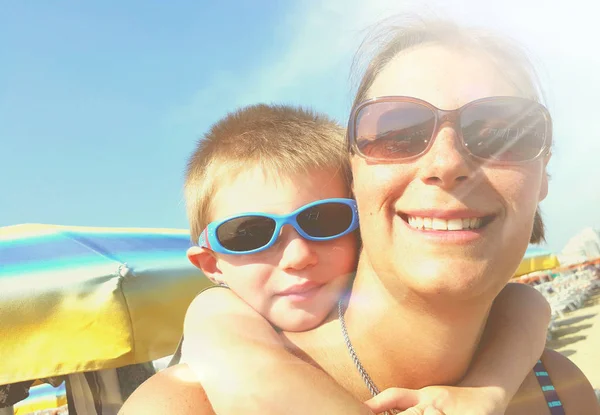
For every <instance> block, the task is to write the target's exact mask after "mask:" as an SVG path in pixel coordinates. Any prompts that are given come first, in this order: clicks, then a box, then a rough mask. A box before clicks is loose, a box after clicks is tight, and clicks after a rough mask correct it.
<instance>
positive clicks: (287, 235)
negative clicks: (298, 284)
mask: <svg viewBox="0 0 600 415" xmlns="http://www.w3.org/2000/svg"><path fill="white" fill-rule="evenodd" d="M286 228H288V229H284V230H283V232H282V235H281V236H280V237H281V238H282V241H281V242H283V244H284V245H283V253H282V255H281V261H280V266H281V267H282V268H283V269H292V270H302V269H305V268H307V267H311V266H314V265H316V263H317V260H318V258H317V253H316V252H315V250H314V244H315V243H316V242H312V241H308V240H306V239H304V238H303V237H302V236H300V235H299V234H298V232H296V230H295V229H293V228H291V227H286Z"/></svg>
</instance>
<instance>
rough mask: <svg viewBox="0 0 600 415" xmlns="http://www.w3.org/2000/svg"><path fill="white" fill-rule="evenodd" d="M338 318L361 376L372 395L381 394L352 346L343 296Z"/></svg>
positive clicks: (393, 411) (392, 412)
mask: <svg viewBox="0 0 600 415" xmlns="http://www.w3.org/2000/svg"><path fill="white" fill-rule="evenodd" d="M338 319H339V320H340V325H341V326H342V335H343V336H344V342H345V343H346V348H347V349H348V352H350V357H351V358H352V361H353V362H354V366H356V368H357V369H358V373H360V377H361V378H362V380H363V382H365V384H366V385H367V388H369V392H371V395H372V396H375V395H379V388H378V387H377V385H375V382H373V380H372V379H371V376H369V374H368V373H367V371H366V370H365V368H364V367H363V365H362V363H360V359H359V358H358V355H357V354H356V351H355V350H354V347H353V346H352V342H351V341H350V336H348V329H347V328H346V320H345V319H344V298H343V297H342V298H341V299H340V301H338ZM384 413H385V414H386V415H387V414H390V413H391V414H397V413H398V412H397V411H396V410H393V409H392V410H391V411H390V412H384Z"/></svg>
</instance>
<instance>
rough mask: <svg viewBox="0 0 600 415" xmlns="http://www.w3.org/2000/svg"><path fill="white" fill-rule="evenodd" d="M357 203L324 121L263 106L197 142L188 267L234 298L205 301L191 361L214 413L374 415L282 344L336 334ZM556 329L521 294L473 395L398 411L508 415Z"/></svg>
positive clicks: (449, 393)
mask: <svg viewBox="0 0 600 415" xmlns="http://www.w3.org/2000/svg"><path fill="white" fill-rule="evenodd" d="M350 195H351V191H350V172H349V163H348V156H347V150H346V148H345V144H344V132H343V130H342V129H341V128H340V127H339V126H338V125H337V124H336V123H335V122H333V121H331V120H330V119H328V118H326V117H324V116H321V115H316V114H314V113H312V112H309V111H305V110H302V109H296V108H292V107H287V106H266V105H256V106H251V107H247V108H244V109H242V110H239V111H237V112H235V113H232V114H229V115H228V116H226V117H225V118H224V119H222V120H221V121H219V122H217V123H216V124H215V125H213V127H212V128H211V130H210V131H209V132H208V134H206V136H205V137H204V138H203V139H202V140H201V141H200V142H199V144H198V147H197V149H196V151H195V152H194V154H193V155H192V157H191V159H190V161H189V164H188V170H187V175H186V182H185V196H186V203H187V210H188V217H189V220H190V228H191V235H192V240H193V241H194V243H197V244H198V246H194V247H192V248H190V249H189V251H188V258H189V260H190V261H191V262H192V263H193V264H194V265H195V266H197V267H198V268H200V269H201V270H202V271H203V272H204V274H205V275H206V276H207V277H208V278H210V279H211V280H212V281H213V282H214V283H216V284H218V285H226V286H227V287H229V288H230V289H229V290H228V289H210V290H207V291H205V292H203V293H202V294H200V295H198V296H197V297H196V299H195V300H194V301H193V303H192V304H191V306H190V308H189V309H188V312H187V315H186V319H185V325H184V338H185V343H184V346H183V350H182V361H183V362H185V363H187V364H188V365H189V366H190V367H191V368H192V369H193V370H194V372H195V373H196V374H197V376H198V378H199V380H200V381H201V383H202V385H203V387H204V389H205V391H206V393H207V396H208V397H209V399H210V401H211V404H212V406H213V409H214V410H215V412H216V413H218V414H229V413H231V414H233V413H237V412H238V411H240V410H243V411H246V412H260V413H261V414H271V413H272V414H279V413H284V412H285V413H287V414H289V413H298V414H307V413H342V412H343V413H365V414H367V413H372V412H371V411H370V410H369V409H368V408H367V407H366V406H364V405H363V404H362V403H360V402H357V401H356V400H355V399H354V398H352V397H350V395H349V394H348V392H346V391H345V390H344V389H342V388H341V387H340V386H339V385H337V384H336V383H335V382H333V381H332V380H331V379H328V378H327V377H326V376H323V375H322V374H321V373H320V372H318V371H317V370H316V369H315V368H314V367H312V366H311V365H309V364H306V363H305V362H302V361H301V360H300V359H299V358H297V357H295V356H293V355H292V354H290V353H288V352H287V351H286V349H285V346H284V343H283V340H282V339H281V337H280V336H279V334H278V332H277V331H278V330H284V331H305V330H309V329H311V328H314V327H316V326H318V325H321V324H328V322H329V321H330V320H335V309H336V305H337V302H338V300H339V298H340V297H341V296H342V295H343V294H344V292H345V290H346V288H347V286H348V284H349V282H350V280H351V278H352V275H353V272H354V270H355V268H356V259H357V257H358V249H359V245H358V241H357V235H356V232H354V231H355V229H356V227H357V212H356V206H355V204H354V203H353V201H352V200H351V199H349V197H350ZM287 225H289V226H287ZM548 321H549V307H548V305H547V303H546V302H545V300H544V299H543V298H542V297H541V296H540V295H539V294H538V293H537V292H536V291H535V290H532V289H529V288H527V287H526V286H518V285H517V284H509V285H508V286H507V287H506V288H505V289H504V291H503V292H502V293H501V294H500V295H499V297H498V299H497V301H496V303H495V305H494V307H493V308H492V311H491V314H490V319H489V321H488V326H487V328H486V332H485V333H484V341H483V343H482V344H483V346H482V348H481V350H480V351H479V353H478V355H477V357H476V359H475V361H474V363H473V366H472V368H471V370H470V372H469V373H468V374H467V376H466V377H465V379H463V381H462V382H461V384H460V385H458V386H462V387H459V388H450V387H432V388H425V389H423V390H421V391H408V390H403V391H396V393H397V394H398V393H400V395H397V396H396V399H392V400H394V401H395V402H396V404H398V402H401V403H400V404H399V405H401V406H403V407H409V406H413V405H416V404H417V403H427V402H432V401H436V406H437V407H438V408H439V409H441V410H444V411H445V412H446V415H452V414H458V413H466V412H467V411H468V412H469V413H475V412H477V413H485V414H496V413H504V409H505V407H506V405H507V404H508V402H509V401H510V398H511V397H512V396H513V395H514V393H516V391H517V389H518V388H519V386H520V384H521V382H522V381H523V379H524V378H525V376H526V375H527V373H528V372H529V370H531V368H532V367H533V366H534V364H535V362H536V360H537V357H538V356H540V355H541V353H542V351H543V348H544V345H545V334H546V328H547V325H548ZM332 323H333V324H338V322H337V321H332ZM234 373H235V375H234ZM385 400H387V401H389V400H390V399H389V394H388V395H386V399H385ZM402 402H403V403H402ZM282 403H285V406H281V405H282ZM369 404H370V405H371V407H372V408H376V409H377V410H378V411H380V410H385V409H390V408H385V405H383V406H382V404H381V401H373V402H370V403H369Z"/></svg>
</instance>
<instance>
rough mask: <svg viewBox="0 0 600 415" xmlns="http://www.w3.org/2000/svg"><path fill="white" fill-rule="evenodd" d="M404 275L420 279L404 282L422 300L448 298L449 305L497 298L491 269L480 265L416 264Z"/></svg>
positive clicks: (475, 263) (441, 262) (454, 262)
mask: <svg viewBox="0 0 600 415" xmlns="http://www.w3.org/2000/svg"><path fill="white" fill-rule="evenodd" d="M411 268H412V269H410V270H407V272H406V273H403V275H412V276H418V279H415V278H414V277H413V278H412V280H410V281H405V285H407V286H409V287H410V288H411V289H412V290H414V291H415V292H416V293H417V294H419V295H420V296H422V297H430V296H431V297H435V298H436V299H439V298H447V299H448V300H450V301H454V300H457V299H468V298H475V297H479V296H481V295H482V294H484V293H486V292H487V291H489V292H490V301H491V300H492V299H493V298H494V296H495V294H497V292H496V291H497V290H496V289H495V288H496V287H495V286H496V285H498V284H495V281H497V278H493V275H491V273H492V270H491V266H490V265H489V264H487V263H485V262H480V261H465V260H462V261H458V260H447V261H426V262H423V263H421V264H415V265H414V266H413V267H411Z"/></svg>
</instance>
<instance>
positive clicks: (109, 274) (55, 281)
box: [0, 224, 210, 385]
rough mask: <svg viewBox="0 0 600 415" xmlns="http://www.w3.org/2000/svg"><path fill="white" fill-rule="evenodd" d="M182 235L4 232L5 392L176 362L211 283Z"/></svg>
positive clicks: (0, 351) (0, 377) (0, 325)
mask: <svg viewBox="0 0 600 415" xmlns="http://www.w3.org/2000/svg"><path fill="white" fill-rule="evenodd" d="M189 246H190V240H189V234H188V232H187V231H184V230H174V229H132V228H91V227H69V226H57V225H35V224H32V225H16V226H8V227H2V228H0V333H2V336H1V338H0V356H2V358H1V359H0V385H3V384H9V383H15V382H19V381H23V380H30V379H42V378H46V377H51V376H58V375H63V374H69V373H76V372H85V371H94V370H101V369H108V368H117V367H121V366H125V365H131V364H136V363H141V362H148V361H151V360H154V359H158V358H161V357H164V356H167V355H169V354H172V353H173V352H174V350H175V349H176V347H177V343H178V341H179V339H180V337H181V334H182V328H183V319H184V316H185V312H186V309H187V307H188V305H189V304H190V302H191V301H192V300H193V298H194V297H195V296H196V294H197V293H198V292H199V291H201V290H202V289H203V288H204V287H207V286H208V285H210V282H209V281H208V280H207V279H206V278H205V277H204V276H203V275H202V273H201V272H200V271H199V270H198V269H196V268H195V267H193V266H192V265H191V264H190V263H189V262H188V260H187V258H186V256H185V251H186V249H187V248H188V247H189Z"/></svg>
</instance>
